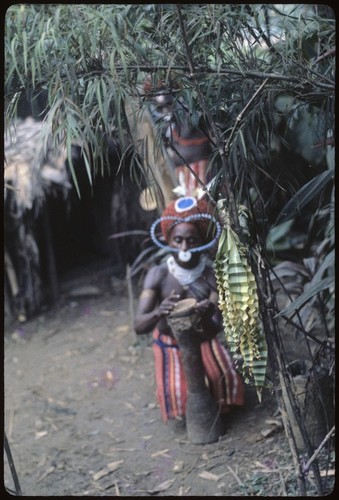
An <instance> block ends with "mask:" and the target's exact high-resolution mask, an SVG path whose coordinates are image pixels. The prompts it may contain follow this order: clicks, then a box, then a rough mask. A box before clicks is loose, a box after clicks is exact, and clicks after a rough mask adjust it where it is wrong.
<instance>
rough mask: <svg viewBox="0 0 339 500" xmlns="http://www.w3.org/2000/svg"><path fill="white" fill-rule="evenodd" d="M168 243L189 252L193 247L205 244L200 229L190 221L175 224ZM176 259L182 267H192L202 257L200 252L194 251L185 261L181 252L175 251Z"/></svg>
mask: <svg viewBox="0 0 339 500" xmlns="http://www.w3.org/2000/svg"><path fill="white" fill-rule="evenodd" d="M168 244H169V246H170V247H172V248H177V249H178V250H179V251H182V252H187V251H189V250H190V249H192V248H196V247H200V246H202V245H203V244H204V242H203V240H202V236H201V233H200V231H199V229H198V228H197V227H196V226H195V225H194V224H190V223H189V222H182V223H179V224H177V225H176V226H174V228H173V229H172V231H171V233H170V236H169V239H168ZM173 255H174V258H175V260H176V261H177V263H178V264H179V265H180V266H181V267H185V268H188V269H189V268H192V267H195V266H196V265H197V264H198V262H199V259H200V253H199V252H192V256H191V258H190V260H189V261H187V262H183V261H182V260H180V258H179V253H178V252H174V253H173Z"/></svg>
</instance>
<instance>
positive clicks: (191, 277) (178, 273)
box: [167, 255, 208, 286]
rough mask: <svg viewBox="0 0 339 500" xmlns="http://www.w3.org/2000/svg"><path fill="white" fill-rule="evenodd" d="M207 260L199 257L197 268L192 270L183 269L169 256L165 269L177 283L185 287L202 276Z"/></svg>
mask: <svg viewBox="0 0 339 500" xmlns="http://www.w3.org/2000/svg"><path fill="white" fill-rule="evenodd" d="M207 260H208V259H207V256H206V255H201V257H200V260H199V264H198V265H197V266H195V267H193V269H184V268H183V267H181V266H179V264H178V263H177V262H176V261H175V259H174V257H173V255H170V256H169V257H168V259H167V267H168V270H169V272H170V273H171V274H172V275H173V276H174V277H175V279H177V280H178V281H179V283H180V285H183V286H185V285H189V284H191V283H193V281H195V280H196V279H197V278H199V277H200V276H201V275H202V273H203V271H204V269H205V267H206V264H207Z"/></svg>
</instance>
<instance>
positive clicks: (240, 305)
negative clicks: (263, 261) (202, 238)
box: [214, 207, 267, 401]
mask: <svg viewBox="0 0 339 500" xmlns="http://www.w3.org/2000/svg"><path fill="white" fill-rule="evenodd" d="M245 210H246V209H245V207H241V208H240V209H239V211H241V215H242V216H243V215H244V213H245ZM220 216H221V219H222V222H223V230H222V233H221V235H220V239H219V244H218V250H217V254H216V259H215V262H214V268H215V274H216V281H217V288H218V293H219V303H218V306H219V309H220V311H221V313H222V317H223V326H224V331H225V336H226V342H227V344H228V346H229V349H230V353H231V356H232V357H233V359H234V361H235V366H236V368H237V369H238V370H239V371H240V372H241V374H242V375H243V376H244V380H245V382H246V383H249V382H250V381H251V380H252V381H253V382H254V385H255V387H256V391H257V395H258V399H259V401H261V392H262V387H263V385H264V382H265V375H266V364H267V345H266V339H265V335H264V332H263V329H262V324H261V321H260V317H259V303H258V295H257V285H256V281H255V278H254V275H253V273H252V270H251V267H250V265H249V263H248V258H247V248H246V246H245V245H244V244H243V243H242V242H241V241H240V239H239V237H238V236H237V234H236V233H235V232H234V231H233V229H232V228H231V226H230V221H229V215H228V212H227V211H226V209H225V208H222V209H221V210H220ZM239 218H240V217H239Z"/></svg>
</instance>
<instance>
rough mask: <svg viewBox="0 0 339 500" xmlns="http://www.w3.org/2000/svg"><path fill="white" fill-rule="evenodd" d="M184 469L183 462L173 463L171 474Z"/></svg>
mask: <svg viewBox="0 0 339 500" xmlns="http://www.w3.org/2000/svg"><path fill="white" fill-rule="evenodd" d="M183 468H184V462H183V461H182V460H179V461H178V462H175V464H174V466H173V472H181V471H182V470H183Z"/></svg>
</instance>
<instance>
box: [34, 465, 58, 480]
mask: <svg viewBox="0 0 339 500" xmlns="http://www.w3.org/2000/svg"><path fill="white" fill-rule="evenodd" d="M54 471H55V466H54V465H51V467H49V468H48V469H47V470H46V471H45V472H44V473H43V474H42V476H40V477H39V479H37V481H36V482H37V483H40V481H42V480H43V479H45V477H46V476H48V475H49V474H52V472H54Z"/></svg>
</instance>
